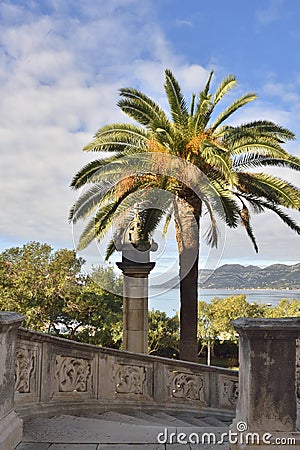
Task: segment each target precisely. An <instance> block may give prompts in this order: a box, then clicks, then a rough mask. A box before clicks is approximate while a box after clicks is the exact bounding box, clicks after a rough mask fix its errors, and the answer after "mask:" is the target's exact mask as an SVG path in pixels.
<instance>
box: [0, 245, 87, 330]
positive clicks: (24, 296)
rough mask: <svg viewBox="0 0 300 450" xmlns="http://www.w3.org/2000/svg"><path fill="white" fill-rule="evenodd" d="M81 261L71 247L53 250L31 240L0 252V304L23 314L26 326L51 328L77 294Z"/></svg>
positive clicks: (35, 328)
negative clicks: (21, 245) (69, 248)
mask: <svg viewBox="0 0 300 450" xmlns="http://www.w3.org/2000/svg"><path fill="white" fill-rule="evenodd" d="M83 263H84V261H83V259H82V258H77V257H76V254H75V252H74V251H72V250H67V249H62V250H57V251H55V252H53V250H52V248H51V247H50V245H48V244H40V243H38V242H30V243H28V244H25V245H23V247H14V248H11V249H8V250H5V251H4V252H3V253H1V255H0V307H1V309H4V310H6V311H12V310H14V311H18V312H20V313H23V314H25V315H26V326H27V327H29V328H32V329H34V330H37V331H50V328H51V327H52V326H53V325H54V323H55V322H56V321H57V319H58V318H59V317H60V316H61V315H62V314H63V310H64V306H65V305H66V304H68V303H69V302H71V301H74V299H75V298H76V297H77V296H78V293H79V290H80V289H79V282H80V270H81V267H82V265H83Z"/></svg>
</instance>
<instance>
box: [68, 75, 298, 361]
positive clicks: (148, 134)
mask: <svg viewBox="0 0 300 450" xmlns="http://www.w3.org/2000/svg"><path fill="white" fill-rule="evenodd" d="M212 75H213V73H211V74H210V76H209V79H208V81H207V84H206V86H205V88H204V89H203V90H201V91H200V92H199V94H198V95H197V96H196V95H193V96H192V99H191V102H190V105H189V106H188V104H187V102H186V100H185V98H184V96H183V93H182V90H181V88H180V85H179V84H178V82H177V80H176V79H175V78H174V76H173V74H172V73H171V72H170V71H169V70H166V72H165V92H166V96H167V100H168V103H169V108H170V116H169V115H168V114H166V113H165V112H164V111H163V110H162V109H161V108H160V106H159V105H158V104H157V103H156V102H154V101H153V100H152V99H151V98H149V97H148V96H147V95H145V94H144V93H143V92H141V91H139V90H137V89H134V88H123V89H120V96H121V100H120V101H119V102H118V106H119V107H120V108H121V110H122V111H123V112H124V113H125V114H127V115H128V116H129V117H130V118H132V119H134V120H135V121H137V122H138V124H139V125H135V124H132V123H116V124H112V125H106V126H104V127H102V128H100V129H99V130H98V131H97V133H96V136H95V139H94V140H93V141H92V142H91V143H90V144H88V145H87V146H86V147H85V148H84V150H85V151H100V152H110V153H111V152H112V153H111V155H110V156H108V157H103V158H100V159H97V160H94V161H92V162H91V163H89V164H87V165H86V166H85V167H83V168H82V169H81V170H80V171H79V172H78V173H77V174H76V175H75V177H74V179H73V181H72V183H71V186H72V187H73V188H74V189H79V188H81V187H83V186H85V185H90V184H91V186H90V187H89V189H88V190H86V191H84V192H83V193H82V195H80V196H79V199H78V201H77V202H76V203H75V204H74V206H73V207H72V209H71V212H70V220H72V221H73V222H76V221H77V220H78V219H86V218H88V217H92V218H91V220H90V221H89V222H88V224H87V226H86V228H85V229H84V231H83V233H82V235H81V238H80V242H79V246H78V248H79V249H81V248H84V247H85V246H87V245H88V244H89V243H90V242H91V241H92V240H93V239H94V238H97V239H98V240H101V239H103V237H104V235H105V234H106V232H107V230H108V229H109V227H110V226H111V224H112V222H113V221H115V223H117V224H119V229H120V233H121V232H122V230H123V231H124V228H125V227H126V226H128V222H129V220H130V219H131V218H132V210H130V208H129V206H130V205H133V204H135V203H138V204H139V206H140V208H141V209H142V210H143V211H142V213H141V219H142V220H143V225H144V226H143V229H142V232H141V238H144V239H145V240H147V239H148V236H149V233H151V231H153V230H154V229H155V227H156V226H157V225H158V223H159V222H160V220H161V219H162V217H163V216H164V217H166V223H169V220H170V217H172V216H173V217H174V220H175V228H176V239H177V243H178V251H179V276H180V298H181V306H180V357H181V358H182V359H186V360H191V361H196V359H197V339H196V336H197V301H198V292H197V289H198V284H197V279H198V259H199V258H198V257H199V225H200V218H201V217H202V216H203V215H204V214H205V212H208V214H209V217H210V221H211V226H210V229H209V231H208V233H207V240H208V242H209V244H210V245H212V246H216V245H217V242H218V241H217V238H218V233H217V227H216V217H215V214H218V215H219V216H220V217H221V219H223V220H224V221H225V222H226V224H227V225H228V226H229V227H231V228H236V227H237V226H238V225H239V224H240V223H242V225H243V226H244V228H245V230H246V232H247V233H248V236H249V237H250V239H251V240H252V242H253V245H254V247H255V250H256V251H257V250H258V247H257V243H256V240H255V237H254V234H253V230H252V227H251V223H250V209H251V208H252V209H253V211H254V212H256V213H261V212H263V211H265V210H270V211H273V212H274V213H275V214H277V215H278V216H279V217H280V218H281V219H282V220H283V221H284V222H285V223H286V224H287V225H288V226H289V227H290V228H292V229H293V230H294V231H296V232H297V233H298V234H299V233H300V227H299V226H298V225H297V224H296V222H295V221H294V220H293V219H292V218H291V217H290V216H288V215H287V213H286V211H285V210H284V209H282V208H281V206H283V207H286V208H293V209H299V207H300V195H299V190H298V188H296V187H295V186H293V185H292V184H291V183H289V182H288V181H285V180H282V179H280V178H278V177H275V176H271V175H268V174H266V173H263V172H259V173H254V172H253V170H252V169H253V168H259V167H266V166H277V167H280V166H284V167H288V168H290V169H295V170H299V168H300V164H299V159H297V158H296V157H294V156H291V155H290V154H288V153H287V152H286V151H285V150H284V149H283V147H282V144H283V143H284V142H286V141H287V140H290V139H294V135H293V133H292V132H291V131H289V130H287V129H285V128H283V127H281V126H279V125H277V124H275V123H273V122H270V121H265V120H259V121H253V122H250V123H246V124H242V125H236V126H233V125H228V124H226V123H225V122H226V121H227V120H228V119H230V118H231V117H232V115H233V114H234V113H235V112H236V111H238V110H239V109H240V108H242V107H243V106H245V105H246V104H247V103H249V102H251V101H253V100H254V99H256V95H255V94H253V93H248V94H245V95H243V96H241V97H240V98H238V99H236V100H234V101H233V102H232V103H231V104H229V106H226V107H225V109H224V110H223V111H221V112H219V113H218V111H217V110H218V108H219V102H220V101H221V100H222V98H223V97H224V96H225V95H226V94H227V93H228V92H230V91H231V90H232V89H233V87H234V86H235V85H236V79H235V77H233V76H232V75H228V76H227V77H226V78H224V79H223V80H222V81H221V83H220V84H219V86H217V88H216V90H215V92H214V93H211V91H210V84H211V79H212ZM249 169H251V170H249ZM207 180H209V183H207ZM162 190H164V191H165V192H168V193H171V194H172V195H173V196H166V197H165V196H163V195H161V192H162ZM149 192H150V194H149ZM216 196H217V197H218V201H217V200H216ZM130 214H131V216H130ZM128 216H130V217H128ZM120 233H119V235H120ZM113 249H114V244H113V243H111V244H110V245H109V248H108V256H109V255H110V254H111V252H112V251H113Z"/></svg>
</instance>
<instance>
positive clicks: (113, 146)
mask: <svg viewBox="0 0 300 450" xmlns="http://www.w3.org/2000/svg"><path fill="white" fill-rule="evenodd" d="M148 139H149V133H148V131H147V130H144V129H143V128H141V127H138V126H136V125H133V124H129V123H114V124H111V125H106V126H104V127H102V128H100V129H99V130H98V131H97V133H96V134H95V137H94V140H93V141H92V142H90V143H89V144H87V145H86V146H85V147H84V148H83V150H84V151H86V152H90V151H93V152H98V151H103V152H104V151H105V152H111V151H113V152H122V151H125V150H136V151H138V150H140V149H141V148H144V147H145V145H146V143H147V141H148Z"/></svg>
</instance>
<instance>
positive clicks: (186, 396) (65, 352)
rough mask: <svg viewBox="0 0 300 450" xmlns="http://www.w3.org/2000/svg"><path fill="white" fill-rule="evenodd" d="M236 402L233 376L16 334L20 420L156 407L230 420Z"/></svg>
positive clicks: (22, 331) (202, 367)
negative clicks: (54, 414)
mask: <svg viewBox="0 0 300 450" xmlns="http://www.w3.org/2000/svg"><path fill="white" fill-rule="evenodd" d="M237 397H238V374H237V372H235V371H231V370H227V369H222V368H216V367H210V366H205V365H199V364H194V363H189V362H184V361H176V360H170V359H166V358H160V357H154V356H149V355H143V354H136V353H129V352H122V351H119V350H113V349H107V348H100V347H97V346H93V345H87V344H80V343H76V342H74V341H69V340H66V339H61V338H57V337H52V336H49V335H44V334H40V333H36V332H31V331H28V330H25V329H19V331H18V341H17V349H16V376H15V408H16V410H17V411H19V412H20V413H21V415H22V416H26V415H33V414H40V413H41V412H46V413H47V412H52V411H59V412H62V411H66V412H70V411H76V410H78V411H79V410H80V411H83V410H84V409H85V408H86V409H91V408H93V409H96V410H102V411H103V410H106V409H114V408H115V409H120V408H121V409H122V408H140V409H141V408H143V409H156V408H160V410H178V409H180V410H193V411H194V410H197V411H199V410H203V411H207V412H217V411H220V412H222V414H228V417H233V416H234V414H235V406H236V403H237Z"/></svg>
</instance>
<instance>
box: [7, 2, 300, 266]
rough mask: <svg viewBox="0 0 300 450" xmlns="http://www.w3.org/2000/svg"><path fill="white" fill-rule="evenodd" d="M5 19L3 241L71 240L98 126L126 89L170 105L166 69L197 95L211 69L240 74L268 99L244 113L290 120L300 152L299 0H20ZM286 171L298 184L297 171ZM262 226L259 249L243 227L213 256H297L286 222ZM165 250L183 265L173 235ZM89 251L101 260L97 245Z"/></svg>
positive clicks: (260, 220)
mask: <svg viewBox="0 0 300 450" xmlns="http://www.w3.org/2000/svg"><path fill="white" fill-rule="evenodd" d="M0 21H1V23H0V39H1V44H0V45H1V46H0V55H1V56H0V58H1V60H0V79H1V83H0V89H1V102H0V109H1V114H0V138H1V147H0V151H1V166H0V167H1V168H0V170H1V173H0V189H1V211H2V214H1V221H0V237H1V242H0V250H2V249H4V248H6V247H10V246H14V245H20V244H23V243H25V242H28V241H30V240H38V241H41V242H48V243H50V244H51V245H52V246H54V247H56V248H60V247H68V248H72V246H73V235H72V228H71V227H70V225H69V224H68V221H67V217H68V211H69V208H70V206H71V205H72V203H73V202H74V201H75V199H76V196H77V194H76V193H74V192H72V191H71V190H70V189H69V187H68V186H69V184H70V181H71V178H72V176H73V175H74V173H75V172H76V171H77V170H78V169H79V168H80V167H81V166H82V165H83V164H85V163H86V162H88V161H90V160H91V158H93V157H94V155H91V154H84V153H83V152H82V147H83V146H84V145H85V144H86V143H87V142H89V140H90V139H91V138H92V136H93V134H94V133H95V131H96V130H97V129H98V128H99V127H100V126H102V125H104V124H106V123H109V122H115V121H123V120H126V117H125V116H123V115H122V113H121V112H120V111H119V110H118V108H117V107H116V102H117V91H118V88H120V87H123V86H135V87H137V88H140V89H142V90H143V91H145V92H146V93H147V94H148V95H150V96H153V97H154V98H155V99H156V101H158V102H159V103H160V104H161V105H162V106H165V99H164V93H163V71H164V69H165V68H166V67H168V68H170V69H171V70H172V71H173V73H174V74H175V76H176V77H177V79H178V80H179V82H180V83H181V85H182V87H183V89H184V92H185V93H186V95H187V96H189V95H190V94H191V93H192V92H197V91H198V90H200V89H201V88H202V87H203V85H204V83H205V81H206V79H207V76H208V74H209V71H210V70H211V69H214V71H215V78H214V85H216V84H217V83H218V81H220V80H221V79H222V77H223V76H225V75H227V74H228V73H233V74H234V75H236V76H237V79H238V81H239V86H238V88H237V89H236V93H235V95H239V94H241V93H245V92H248V91H255V92H256V93H257V94H258V96H259V99H258V100H257V101H255V102H253V104H251V105H249V106H248V107H246V108H245V109H244V111H243V112H241V113H240V114H237V115H236V117H235V118H234V120H236V122H241V121H242V122H243V121H248V120H251V119H260V118H265V119H269V120H274V121H275V122H278V123H280V124H281V125H283V126H286V127H289V128H290V129H291V130H292V131H294V133H295V134H296V136H297V140H296V141H295V142H293V143H290V144H289V145H288V146H287V149H288V150H289V151H290V152H292V153H294V154H296V155H298V156H300V108H299V104H300V103H299V97H300V55H299V48H300V28H299V23H300V3H299V1H298V0H252V1H251V2H246V1H240V0H229V1H227V2H224V1H223V0H211V1H210V2H204V1H200V0H194V1H189V0H186V1H185V2H182V1H180V0H155V1H154V0H152V1H151V0H143V1H140V0H110V1H107V0H82V1H75V0H73V1H70V0H63V1H62V0H38V1H34V0H26V1H25V0H24V1H22V0H18V1H17V0H15V1H1V2H0ZM95 156H96V155H95ZM276 173H277V174H278V175H280V176H283V177H288V179H289V180H291V181H292V182H294V183H295V184H297V185H298V186H299V181H300V178H299V175H297V174H295V173H292V174H290V173H287V172H285V171H284V170H283V171H279V172H276ZM293 216H294V217H295V218H296V219H297V220H299V214H298V213H295V214H294V215H293ZM254 228H255V229H256V235H257V239H258V243H259V247H260V253H259V254H258V255H256V254H255V252H254V250H253V248H252V246H251V244H250V243H249V241H248V239H247V237H246V236H245V233H244V231H243V230H242V229H238V230H235V231H234V232H230V231H229V232H228V233H227V235H226V237H224V238H223V241H222V244H223V245H222V246H221V248H220V249H219V250H218V251H217V252H216V253H215V254H213V253H210V256H209V258H210V259H211V261H213V264H217V263H221V264H222V263H228V262H240V263H242V264H250V263H252V264H259V265H266V264H271V263H273V262H282V263H287V264H292V263H296V262H299V253H300V252H299V250H300V245H299V242H300V241H299V236H297V235H296V234H295V233H293V232H292V231H290V230H289V229H287V228H286V227H284V225H282V224H281V223H280V221H279V219H277V218H276V217H274V216H272V215H265V216H261V217H254ZM76 233H77V234H78V230H75V231H74V235H75V240H76ZM158 239H160V237H159V236H158ZM162 248H163V249H164V250H163V251H161V252H160V255H162V256H164V258H165V259H164V258H162V256H160V257H161V264H162V265H164V264H165V265H168V263H167V262H166V261H168V260H170V259H171V260H173V262H174V258H173V256H172V255H173V254H174V253H175V249H176V245H175V243H174V242H172V236H169V237H168V241H166V242H165V243H162ZM100 252H101V250H100ZM173 252H174V253H173ZM205 252H206V250H205V249H204V255H205V254H206V253H205ZM82 256H84V257H85V258H86V259H87V260H89V261H91V262H99V249H98V248H97V247H96V246H95V245H92V246H91V247H90V248H88V249H87V250H86V251H85V252H82Z"/></svg>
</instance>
